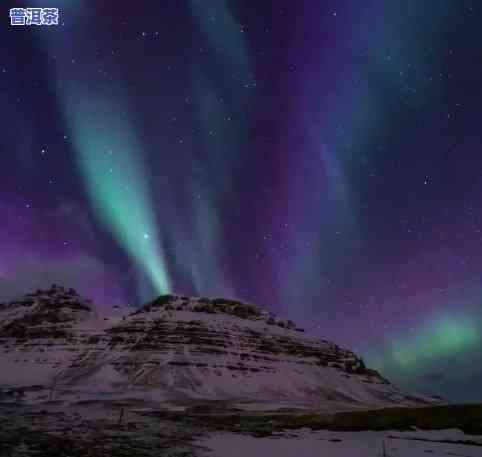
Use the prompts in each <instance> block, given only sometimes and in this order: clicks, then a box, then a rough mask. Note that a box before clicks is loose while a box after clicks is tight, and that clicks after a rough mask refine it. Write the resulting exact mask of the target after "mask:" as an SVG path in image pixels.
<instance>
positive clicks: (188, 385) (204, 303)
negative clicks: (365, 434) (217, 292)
mask: <svg viewBox="0 0 482 457" xmlns="http://www.w3.org/2000/svg"><path fill="white" fill-rule="evenodd" d="M126 310H127V309H126ZM117 314H119V313H117ZM0 366H1V367H2V371H1V372H0V389H2V390H3V392H4V394H3V398H6V396H7V394H9V393H10V394H12V395H13V394H14V393H15V394H17V395H18V389H19V388H20V389H21V391H22V393H23V394H24V398H26V399H29V400H31V401H33V400H36V401H39V400H54V399H59V398H61V399H65V400H69V401H76V400H86V399H98V398H103V399H121V398H125V399H127V398H128V399H133V398H139V399H143V400H151V401H155V402H158V401H168V402H187V403H189V402H190V401H193V400H224V401H227V402H230V403H231V404H233V403H234V404H238V405H244V406H245V407H246V406H247V405H251V407H261V408H263V407H266V408H271V407H279V406H304V407H309V408H314V409H315V408H316V409H325V410H328V411H333V410H342V409H353V408H358V407H362V408H371V407H379V406H384V405H388V404H406V405H412V404H420V402H422V400H421V399H418V398H414V397H410V396H407V395H404V394H403V393H401V392H399V391H398V390H397V389H396V388H395V387H394V386H392V385H391V384H390V383H389V382H388V381H387V380H385V379H384V378H382V377H381V376H380V374H378V373H377V372H376V371H374V370H370V369H368V368H366V367H365V365H364V363H363V361H362V360H361V359H360V358H359V357H357V356H356V355H355V354H354V353H353V352H351V351H348V350H345V349H342V348H340V347H339V346H337V345H335V344H333V343H330V342H328V341H323V340H318V339H316V338H313V337H310V336H308V335H306V334H305V333H304V332H303V331H302V330H301V329H298V328H296V326H295V325H294V324H293V323H292V322H291V321H282V320H279V319H278V318H276V316H274V315H273V314H271V313H269V312H267V311H264V310H262V309H261V308H259V307H257V306H254V305H247V304H245V303H241V302H238V301H233V300H226V299H208V298H192V297H179V296H171V295H166V296H161V297H159V299H157V300H155V301H154V302H152V303H148V304H146V305H145V306H144V307H142V308H141V309H139V310H137V311H135V312H132V313H130V314H127V315H124V316H122V315H120V316H118V317H114V318H106V317H101V316H97V315H96V313H95V312H94V310H93V308H92V305H91V304H90V303H89V302H86V301H84V300H81V299H80V297H78V295H77V294H76V293H75V291H73V290H66V289H62V288H58V287H57V288H53V289H50V290H49V291H45V292H43V291H39V292H38V293H37V294H34V295H29V296H27V297H26V298H25V299H23V300H20V301H18V302H16V303H12V304H6V305H1V306H0ZM13 388H15V389H13Z"/></svg>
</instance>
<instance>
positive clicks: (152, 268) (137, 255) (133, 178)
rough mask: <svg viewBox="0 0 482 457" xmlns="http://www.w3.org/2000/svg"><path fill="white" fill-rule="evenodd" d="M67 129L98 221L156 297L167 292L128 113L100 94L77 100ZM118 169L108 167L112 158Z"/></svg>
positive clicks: (145, 177)
mask: <svg viewBox="0 0 482 457" xmlns="http://www.w3.org/2000/svg"><path fill="white" fill-rule="evenodd" d="M72 103H73V105H74V106H75V109H72V110H68V112H71V113H73V115H72V118H71V128H72V132H73V136H74V143H75V147H76V149H77V157H78V163H79V169H80V172H81V175H82V177H83V180H84V183H85V186H86V188H87V192H88V194H89V197H90V199H91V201H92V205H93V207H94V210H95V212H96V215H97V216H98V218H99V220H100V221H101V222H102V223H103V224H104V225H105V226H106V227H107V228H108V229H109V230H110V231H111V232H112V234H113V235H114V236H115V238H116V240H117V241H118V242H119V244H120V245H121V246H122V247H123V248H124V249H125V250H126V252H127V253H128V254H129V256H130V257H131V258H132V259H133V260H134V261H135V262H136V263H137V264H138V265H139V266H140V267H142V268H143V269H144V270H145V272H146V273H147V275H148V276H149V278H150V280H151V281H152V284H153V286H154V288H155V290H156V292H158V293H159V294H164V293H167V292H168V291H169V289H170V287H169V279H168V274H167V271H166V266H165V262H164V258H163V256H162V246H161V242H160V240H159V237H158V233H159V232H158V227H157V225H156V217H155V213H154V210H153V208H154V206H153V204H152V201H151V199H150V191H149V188H148V175H147V173H146V170H145V167H144V164H143V160H142V157H143V156H142V148H141V146H140V144H139V142H138V141H137V139H136V137H135V135H134V132H133V129H132V128H131V127H130V123H129V122H128V121H127V119H126V116H127V115H126V111H125V110H124V109H123V108H122V107H120V106H118V107H117V109H116V110H113V109H112V100H110V101H109V102H108V101H107V100H103V99H102V98H100V95H99V94H95V96H93V95H92V94H90V96H89V97H87V96H84V97H75V98H74V100H73V101H72ZM113 155H115V158H116V161H115V163H116V166H115V168H112V165H111V164H112V160H111V159H112V156H113Z"/></svg>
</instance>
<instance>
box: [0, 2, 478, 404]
mask: <svg viewBox="0 0 482 457" xmlns="http://www.w3.org/2000/svg"><path fill="white" fill-rule="evenodd" d="M2 3H5V5H2V8H1V9H0V13H1V15H2V19H1V26H0V27H1V30H0V34H1V35H0V42H1V46H0V101H1V103H0V114H1V118H0V122H1V131H2V138H1V141H0V148H1V149H0V215H1V228H0V253H1V255H0V299H8V298H12V297H14V296H16V295H19V294H23V293H26V292H29V291H30V290H31V289H32V288H36V287H41V286H44V287H45V286H48V285H49V284H50V283H52V282H56V283H61V284H65V285H68V286H73V287H75V288H77V289H78V290H79V292H81V293H82V294H83V295H85V296H87V297H90V298H93V299H94V300H95V301H96V302H97V303H99V306H101V307H108V306H111V305H114V304H120V303H132V304H136V305H138V304H141V303H143V302H144V301H146V300H148V299H152V298H153V297H155V296H156V295H159V294H161V293H167V292H171V293H179V294H189V295H191V294H192V295H203V296H223V297H233V298H239V299H243V300H246V301H248V302H254V303H258V304H261V305H264V306H266V307H268V308H269V309H271V310H272V311H274V312H276V313H279V314H280V315H282V316H283V317H285V318H290V319H293V320H294V321H295V322H297V323H298V324H299V325H301V326H304V327H305V328H306V329H307V331H308V332H310V333H311V334H314V335H318V336H320V337H323V338H326V339H330V340H333V341H335V342H337V343H339V344H342V345H344V346H347V347H349V348H351V349H354V350H356V351H358V352H359V353H361V354H362V355H363V356H364V357H365V358H366V360H367V362H368V363H369V364H370V365H372V366H374V367H375V368H378V369H380V370H381V371H382V373H383V374H384V375H386V376H387V377H389V378H390V379H391V380H393V381H394V382H395V383H397V384H398V385H400V386H401V387H403V388H405V389H409V390H413V391H415V392H421V393H434V394H439V395H442V396H444V397H445V398H447V399H449V400H453V401H482V206H481V205H482V3H481V2H480V1H475V0H474V1H470V0H463V1H462V0H460V1H455V0H424V1H420V0H364V1H358V0H351V1H350V0H344V1H325V0H323V1H321V0H320V1H315V0H306V1H302V0H296V1H294V0H290V1H284V0H276V1H272V2H271V1H264V0H256V1H255V0H252V1H251V0H250V1H239V2H236V1H229V0H226V1H223V0H219V1H218V0H202V1H201V0H162V1H159V0H157V1H147V0H139V1H136V2H132V1H124V0H122V1H121V0H117V1H113V0H105V1H98V0H70V1H66V0H57V1H56V2H54V1H51V2H45V1H43V0H42V1H40V0H32V1H30V3H28V2H27V3H24V2H12V1H10V2H2ZM28 6H39V7H58V8H60V10H61V22H62V24H61V25H59V26H58V27H55V26H50V27H47V26H30V27H11V26H10V20H9V17H8V15H9V8H11V7H28Z"/></svg>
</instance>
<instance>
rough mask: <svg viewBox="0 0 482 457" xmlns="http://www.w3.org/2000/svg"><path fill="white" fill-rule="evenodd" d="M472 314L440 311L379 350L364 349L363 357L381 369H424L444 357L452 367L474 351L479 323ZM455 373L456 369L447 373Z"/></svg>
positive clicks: (476, 344)
mask: <svg viewBox="0 0 482 457" xmlns="http://www.w3.org/2000/svg"><path fill="white" fill-rule="evenodd" d="M474 316H476V314H475V313H474V314H472V313H471V312H469V311H468V310H466V311H464V312H463V313H462V312H460V313H458V314H454V313H448V312H440V313H439V314H438V315H436V316H433V317H432V318H431V319H429V320H427V321H426V323H425V324H423V325H421V326H420V327H419V328H418V329H414V330H413V331H412V332H411V333H410V334H408V335H407V334H405V335H399V336H397V337H394V338H392V339H390V341H389V342H388V343H387V344H386V346H385V348H384V349H383V350H382V351H381V352H380V351H378V350H375V351H367V360H368V362H369V363H370V364H371V365H373V366H374V367H376V368H377V369H379V370H382V371H383V372H393V371H394V370H395V371H398V372H406V373H408V372H411V371H413V370H417V371H428V370H430V369H431V367H432V366H434V364H436V363H439V362H440V361H444V360H445V361H446V362H448V363H449V364H450V365H451V366H453V364H454V363H456V361H457V360H458V359H459V357H460V356H461V355H463V354H467V353H471V352H474V351H477V349H478V347H479V345H480V343H481V342H482V334H481V328H480V323H479V322H478V320H477V319H476V318H475V317H474ZM457 374H458V373H457V370H453V371H452V372H451V373H448V375H450V376H451V377H454V376H457Z"/></svg>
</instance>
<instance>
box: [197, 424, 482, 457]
mask: <svg viewBox="0 0 482 457" xmlns="http://www.w3.org/2000/svg"><path fill="white" fill-rule="evenodd" d="M394 437H397V438H394ZM413 438H416V440H414V439H413ZM419 440H429V441H419ZM469 440H470V441H474V442H477V443H478V444H479V446H475V445H468V444H456V443H442V442H435V441H469ZM384 441H385V452H386V454H385V455H386V456H389V457H427V456H428V455H431V456H434V457H438V456H444V457H445V456H455V457H482V436H477V437H475V436H469V435H464V434H463V433H462V432H460V431H458V430H441V431H430V432H423V431H420V432H410V433H403V432H330V431H316V432H311V431H310V430H301V431H296V432H290V433H287V434H282V435H277V436H272V437H266V438H255V437H252V436H248V435H239V434H235V433H217V434H213V435H211V436H209V437H208V438H204V439H202V440H200V441H199V442H197V444H198V445H200V446H202V447H204V448H207V449H209V450H207V451H206V457H226V456H229V457H246V456H249V457H258V456H260V457H267V456H276V457H293V456H296V457H323V456H326V457H377V456H383V455H384V454H383V442H384Z"/></svg>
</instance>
